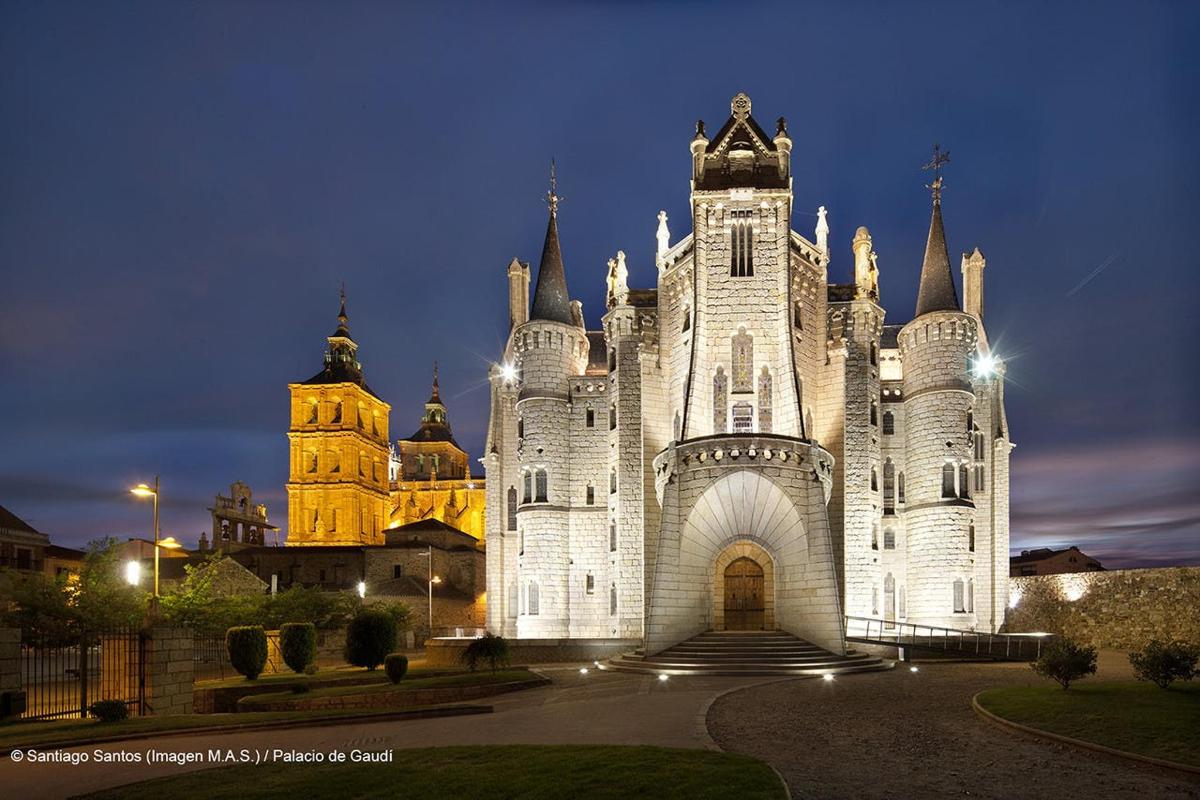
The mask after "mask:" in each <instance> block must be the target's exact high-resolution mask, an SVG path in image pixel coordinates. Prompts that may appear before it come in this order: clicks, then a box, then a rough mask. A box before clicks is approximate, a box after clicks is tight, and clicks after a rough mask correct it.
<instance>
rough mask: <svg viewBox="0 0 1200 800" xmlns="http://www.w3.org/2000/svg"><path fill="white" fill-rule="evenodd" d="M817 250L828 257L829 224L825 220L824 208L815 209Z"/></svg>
mask: <svg viewBox="0 0 1200 800" xmlns="http://www.w3.org/2000/svg"><path fill="white" fill-rule="evenodd" d="M817 249H818V250H820V251H821V252H822V253H823V254H824V255H825V256H826V257H828V256H829V222H828V221H827V220H826V219H825V206H821V207H820V208H818V209H817Z"/></svg>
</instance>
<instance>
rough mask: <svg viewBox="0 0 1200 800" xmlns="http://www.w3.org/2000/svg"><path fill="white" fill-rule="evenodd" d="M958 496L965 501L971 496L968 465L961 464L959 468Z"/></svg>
mask: <svg viewBox="0 0 1200 800" xmlns="http://www.w3.org/2000/svg"><path fill="white" fill-rule="evenodd" d="M958 496H959V497H962V498H964V499H965V498H968V497H970V496H971V483H970V475H969V474H968V473H967V465H966V464H960V465H959V467H958Z"/></svg>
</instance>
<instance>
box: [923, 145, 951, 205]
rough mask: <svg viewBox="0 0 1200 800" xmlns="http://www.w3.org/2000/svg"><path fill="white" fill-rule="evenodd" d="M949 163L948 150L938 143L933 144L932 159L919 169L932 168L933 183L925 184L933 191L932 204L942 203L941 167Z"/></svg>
mask: <svg viewBox="0 0 1200 800" xmlns="http://www.w3.org/2000/svg"><path fill="white" fill-rule="evenodd" d="M949 163H950V151H949V150H943V149H942V146H941V145H940V144H935V145H934V146H933V159H932V160H930V162H929V163H928V164H926V165H925V166H923V167H921V169H923V170H925V169H931V170H933V183H929V184H926V185H925V188H926V189H929V190H930V191H931V192H933V203H934V205H941V203H942V167H944V166H946V165H947V164H949Z"/></svg>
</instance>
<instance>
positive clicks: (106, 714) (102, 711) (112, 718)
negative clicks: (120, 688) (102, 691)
mask: <svg viewBox="0 0 1200 800" xmlns="http://www.w3.org/2000/svg"><path fill="white" fill-rule="evenodd" d="M88 711H90V712H92V716H93V717H95V718H96V719H98V720H100V721H101V722H120V721H121V720H123V719H129V706H127V705H125V703H124V702H122V701H121V700H97V701H96V702H94V703H92V704H91V705H90V706H88Z"/></svg>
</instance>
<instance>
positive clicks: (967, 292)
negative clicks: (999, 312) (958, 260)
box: [962, 247, 987, 320]
mask: <svg viewBox="0 0 1200 800" xmlns="http://www.w3.org/2000/svg"><path fill="white" fill-rule="evenodd" d="M986 266H987V259H985V258H984V257H983V253H981V252H979V248H978V247H976V248H975V250H974V251H973V252H972V253H971V254H970V255H967V254H966V253H963V257H962V276H963V311H966V312H967V313H968V314H970V315H971V316H973V317H975V318H976V319H980V320H981V319H983V268H984V267H986Z"/></svg>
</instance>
